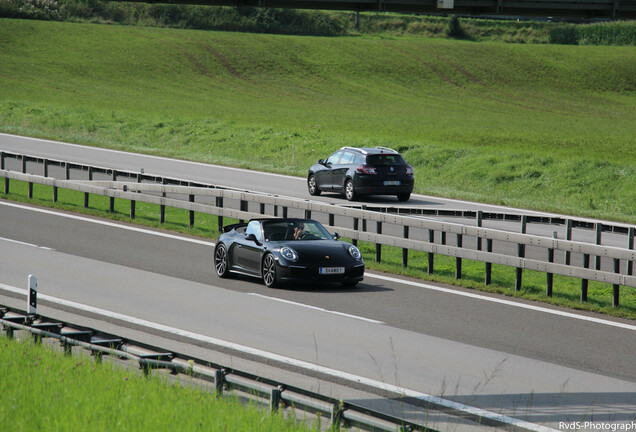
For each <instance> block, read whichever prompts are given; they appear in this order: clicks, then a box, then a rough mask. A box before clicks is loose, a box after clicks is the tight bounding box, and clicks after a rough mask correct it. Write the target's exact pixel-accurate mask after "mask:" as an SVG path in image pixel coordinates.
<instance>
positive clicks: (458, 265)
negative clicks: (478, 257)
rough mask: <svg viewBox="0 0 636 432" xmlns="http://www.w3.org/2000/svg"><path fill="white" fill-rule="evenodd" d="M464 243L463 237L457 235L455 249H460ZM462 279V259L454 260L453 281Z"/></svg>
mask: <svg viewBox="0 0 636 432" xmlns="http://www.w3.org/2000/svg"><path fill="white" fill-rule="evenodd" d="M463 243H464V236H463V235H461V234H457V247H458V248H461V247H462V246H463ZM461 278H462V259H461V258H460V257H456V258H455V279H461Z"/></svg>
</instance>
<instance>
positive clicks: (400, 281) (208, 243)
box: [0, 201, 636, 330]
mask: <svg viewBox="0 0 636 432" xmlns="http://www.w3.org/2000/svg"><path fill="white" fill-rule="evenodd" d="M1 205H5V206H9V207H16V208H20V209H24V210H31V211H36V212H40V213H45V214H52V215H55V216H60V217H67V218H71V219H75V220H81V221H84V222H92V223H96V224H101V225H106V226H111V227H115V228H122V229H126V230H130V231H136V232H141V233H144V234H150V235H157V236H162V237H167V238H171V239H175V240H180V241H185V242H191V243H195V244H201V245H206V246H209V247H214V246H215V244H216V243H214V242H213V241H203V240H197V239H192V238H189V237H181V236H178V235H172V234H167V233H162V232H158V231H151V230H147V229H143V228H137V227H134V226H127V225H120V224H116V223H112V222H106V221H102V220H98V219H90V218H85V217H82V216H76V215H71V214H67V213H59V212H56V211H52V210H46V209H41V208H36V207H28V206H23V205H19V204H14V203H10V202H4V201H0V206H1ZM364 276H365V278H370V279H379V280H384V281H387V282H391V283H396V284H404V285H410V286H416V287H418V288H423V289H428V290H432V291H438V292H443V293H446V294H453V295H458V296H463V297H469V298H474V299H479V300H483V301H489V302H493V303H499V304H503V305H506V306H512V307H518V308H522V309H529V310H534V311H536V312H543V313H549V314H552V315H559V316H562V317H567V318H572V319H578V320H582V321H589V322H593V323H596V324H603V325H608V326H613V327H619V328H623V329H627V330H636V326H634V325H630V324H624V323H620V322H616V321H610V320H605V319H602V318H594V317H589V316H585V315H579V314H575V313H571V312H565V311H560V310H555V309H549V308H545V307H541V306H533V305H529V304H525V303H518V302H515V301H512V300H504V299H499V298H496V297H489V296H484V295H480V294H474V293H468V292H464V291H458V290H453V289H449V288H443V287H438V286H434V285H429V284H426V283H422V282H415V281H409V280H404V279H398V278H394V277H389V276H384V275H380V274H377V273H370V272H365V273H364Z"/></svg>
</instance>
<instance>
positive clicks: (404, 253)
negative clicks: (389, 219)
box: [402, 225, 409, 267]
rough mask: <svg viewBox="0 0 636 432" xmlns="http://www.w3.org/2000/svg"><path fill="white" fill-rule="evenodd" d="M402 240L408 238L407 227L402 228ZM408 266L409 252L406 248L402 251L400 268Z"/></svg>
mask: <svg viewBox="0 0 636 432" xmlns="http://www.w3.org/2000/svg"><path fill="white" fill-rule="evenodd" d="M404 238H405V239H407V238H409V227H408V225H405V226H404ZM408 265H409V250H408V249H407V248H403V249H402V267H408Z"/></svg>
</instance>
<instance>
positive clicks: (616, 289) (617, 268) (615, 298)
mask: <svg viewBox="0 0 636 432" xmlns="http://www.w3.org/2000/svg"><path fill="white" fill-rule="evenodd" d="M620 272H621V260H620V259H618V258H614V273H617V274H618V273H620ZM619 296H620V285H619V284H613V285H612V306H613V307H615V308H617V307H618V306H619V305H620V299H619Z"/></svg>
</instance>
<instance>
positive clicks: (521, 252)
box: [515, 215, 528, 291]
mask: <svg viewBox="0 0 636 432" xmlns="http://www.w3.org/2000/svg"><path fill="white" fill-rule="evenodd" d="M527 225H528V217H527V216H525V215H523V216H521V234H525V233H526V229H527ZM517 251H518V254H517V255H518V256H519V258H525V256H526V245H524V244H521V243H519V244H518V245H517ZM522 278H523V268H521V267H518V268H517V271H516V278H515V291H521V283H522Z"/></svg>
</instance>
